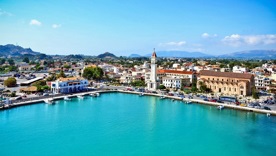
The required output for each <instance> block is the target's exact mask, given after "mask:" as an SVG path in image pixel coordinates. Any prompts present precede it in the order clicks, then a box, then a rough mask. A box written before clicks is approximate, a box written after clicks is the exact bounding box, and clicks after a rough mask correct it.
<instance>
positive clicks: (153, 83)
mask: <svg viewBox="0 0 276 156" xmlns="http://www.w3.org/2000/svg"><path fill="white" fill-rule="evenodd" d="M156 58H157V56H156V53H155V50H154V51H153V53H152V55H151V73H150V81H148V83H147V89H148V90H151V91H156V89H157V86H158V83H157V65H156Z"/></svg>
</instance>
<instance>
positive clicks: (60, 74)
mask: <svg viewBox="0 0 276 156" xmlns="http://www.w3.org/2000/svg"><path fill="white" fill-rule="evenodd" d="M60 77H66V75H65V74H64V71H63V69H62V70H61V71H60V73H59V74H58V75H57V78H60Z"/></svg>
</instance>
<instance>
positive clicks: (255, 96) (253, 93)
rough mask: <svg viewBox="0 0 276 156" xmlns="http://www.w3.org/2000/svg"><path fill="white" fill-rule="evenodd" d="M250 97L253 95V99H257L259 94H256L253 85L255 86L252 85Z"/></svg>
mask: <svg viewBox="0 0 276 156" xmlns="http://www.w3.org/2000/svg"><path fill="white" fill-rule="evenodd" d="M252 97H253V98H254V99H259V95H258V93H257V91H256V87H255V86H254V87H252Z"/></svg>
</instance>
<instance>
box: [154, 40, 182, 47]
mask: <svg viewBox="0 0 276 156" xmlns="http://www.w3.org/2000/svg"><path fill="white" fill-rule="evenodd" d="M185 44H186V41H179V42H167V43H160V44H159V45H160V46H178V47H179V46H183V45H185Z"/></svg>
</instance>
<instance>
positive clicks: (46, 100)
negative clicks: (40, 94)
mask: <svg viewBox="0 0 276 156" xmlns="http://www.w3.org/2000/svg"><path fill="white" fill-rule="evenodd" d="M44 102H45V103H47V104H53V103H54V99H53V98H49V99H45V100H44Z"/></svg>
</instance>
